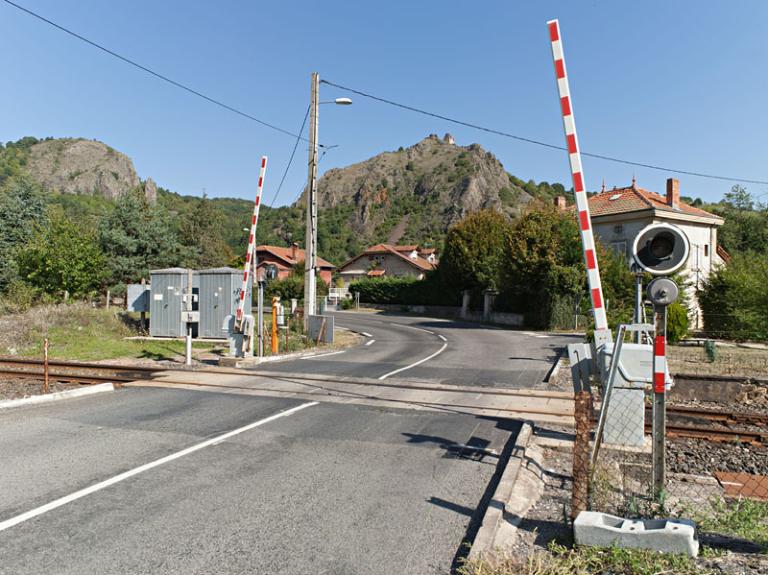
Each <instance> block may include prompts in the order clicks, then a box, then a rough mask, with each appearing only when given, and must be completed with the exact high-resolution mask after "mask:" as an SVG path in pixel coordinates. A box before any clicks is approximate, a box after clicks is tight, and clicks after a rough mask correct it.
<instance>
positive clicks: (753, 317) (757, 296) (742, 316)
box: [698, 252, 768, 340]
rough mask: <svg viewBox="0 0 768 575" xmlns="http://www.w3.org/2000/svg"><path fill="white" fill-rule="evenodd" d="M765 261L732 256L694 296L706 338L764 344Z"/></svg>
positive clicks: (767, 319)
mask: <svg viewBox="0 0 768 575" xmlns="http://www.w3.org/2000/svg"><path fill="white" fill-rule="evenodd" d="M766 285H768V258H766V257H765V256H764V255H761V254H756V253H754V252H750V253H745V254H735V255H734V256H733V259H732V260H731V262H730V263H729V264H728V265H727V266H725V267H721V268H718V269H717V270H715V271H714V273H712V275H710V277H709V279H708V280H707V281H706V282H705V284H704V287H703V288H702V289H701V290H700V291H699V292H698V298H699V304H700V305H701V309H702V313H703V316H704V330H705V331H706V333H707V335H708V336H709V337H713V338H727V339H753V340H768V314H767V313H766V310H768V290H766V289H765V286H766Z"/></svg>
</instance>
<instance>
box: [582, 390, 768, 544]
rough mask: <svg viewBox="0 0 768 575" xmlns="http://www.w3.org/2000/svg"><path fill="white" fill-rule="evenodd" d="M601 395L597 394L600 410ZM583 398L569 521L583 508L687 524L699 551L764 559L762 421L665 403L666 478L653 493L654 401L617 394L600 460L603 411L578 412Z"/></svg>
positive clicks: (730, 410)
mask: <svg viewBox="0 0 768 575" xmlns="http://www.w3.org/2000/svg"><path fill="white" fill-rule="evenodd" d="M603 392H604V390H602V389H599V388H593V398H594V404H595V407H596V409H598V410H599V408H600V407H601V406H602V404H603V403H604V402H605V397H604V394H603ZM583 394H584V392H581V393H577V394H576V396H575V401H576V411H575V413H576V433H575V442H574V469H573V473H574V475H573V477H574V482H573V493H572V510H571V511H572V513H571V515H572V516H575V515H576V514H578V512H579V511H580V510H581V509H589V510H592V511H600V512H605V513H610V514H613V515H618V516H621V517H627V518H658V517H681V518H688V519H692V520H694V521H695V522H696V523H697V525H698V526H699V530H700V535H701V537H702V541H703V542H704V543H705V544H707V543H709V544H711V545H713V546H715V547H717V546H725V547H727V548H729V549H734V550H737V551H747V552H750V553H768V414H766V413H760V412H757V413H756V412H754V411H749V410H743V409H742V410H741V411H740V410H739V409H738V406H736V408H735V409H734V406H732V405H728V406H723V407H722V409H719V410H716V409H712V408H709V409H697V408H691V407H687V406H680V405H677V404H674V403H672V404H669V405H668V406H667V409H666V437H665V440H666V441H665V459H664V461H663V465H664V472H665V473H664V475H665V477H664V483H663V488H662V489H657V488H656V487H655V485H654V472H653V466H654V457H653V449H652V441H651V435H650V433H651V424H652V418H653V410H652V395H653V394H652V392H650V390H645V389H631V388H626V389H623V388H616V389H614V390H613V392H612V393H611V397H610V401H609V403H608V410H607V417H606V422H605V428H604V431H603V434H602V442H600V444H599V451H596V450H595V439H596V432H597V431H598V414H599V411H595V410H593V409H592V408H585V407H584V405H585V402H586V401H587V400H585V399H584V397H583ZM590 403H591V400H590ZM585 428H586V430H587V431H586V432H585ZM584 453H590V454H591V457H590V460H589V462H588V472H587V482H586V485H585V484H584V483H583V482H582V480H581V477H582V476H581V475H579V474H578V473H579V469H580V468H581V467H583V463H581V462H582V458H583V454H584ZM585 500H586V503H585Z"/></svg>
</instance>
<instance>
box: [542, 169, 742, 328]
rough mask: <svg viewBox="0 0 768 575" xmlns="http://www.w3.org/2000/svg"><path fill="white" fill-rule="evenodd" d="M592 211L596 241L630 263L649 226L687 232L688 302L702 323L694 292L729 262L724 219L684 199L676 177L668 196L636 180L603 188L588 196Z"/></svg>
mask: <svg viewBox="0 0 768 575" xmlns="http://www.w3.org/2000/svg"><path fill="white" fill-rule="evenodd" d="M556 204H557V202H556ZM589 210H590V215H591V220H592V228H593V230H594V233H595V236H596V238H597V239H599V240H600V241H601V242H602V243H603V244H604V245H605V246H606V247H609V248H612V249H613V250H615V251H617V252H619V253H622V254H624V256H625V257H626V258H627V261H628V262H629V263H630V264H631V263H632V261H633V260H632V253H631V252H632V243H633V242H634V239H635V237H636V236H637V234H638V233H639V232H640V230H642V229H643V228H644V227H645V226H647V225H649V224H652V223H668V224H673V225H675V226H677V227H679V228H680V229H682V231H683V232H685V234H686V235H687V236H688V240H689V242H690V245H691V251H690V255H689V256H688V261H687V262H686V265H685V267H684V268H683V270H682V273H683V274H684V275H686V276H687V278H686V279H687V281H688V282H689V283H690V284H691V285H690V289H689V290H688V292H687V293H688V300H689V302H688V303H689V307H690V308H691V311H692V314H693V319H694V323H698V320H699V319H700V318H699V315H700V312H699V309H698V303H697V302H696V295H695V289H696V288H699V287H701V285H702V283H703V282H704V281H705V280H706V279H707V278H708V277H709V274H710V273H711V271H712V270H713V269H714V268H715V267H716V266H718V265H722V263H723V262H724V261H725V260H726V259H727V258H728V254H727V253H726V252H725V251H724V250H723V249H722V248H721V247H719V246H718V245H717V228H718V227H719V226H721V225H723V219H722V218H720V217H719V216H716V215H714V214H711V213H709V212H706V211H704V210H701V209H699V208H696V207H694V206H690V205H688V204H686V203H685V202H683V201H681V200H680V183H679V182H678V181H677V180H676V179H673V178H670V179H668V180H667V189H666V195H664V196H662V195H660V194H657V193H654V192H650V191H648V190H644V189H643V188H640V187H638V186H637V182H636V181H635V180H633V181H632V185H631V186H628V187H626V188H613V189H612V190H605V187H603V191H602V192H601V193H599V194H596V195H594V196H592V197H590V198H589Z"/></svg>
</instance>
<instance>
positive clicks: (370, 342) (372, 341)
mask: <svg viewBox="0 0 768 575" xmlns="http://www.w3.org/2000/svg"><path fill="white" fill-rule="evenodd" d="M375 341H376V340H375V339H372V340H369V341H368V343H366V344H365V345H371V344H372V343H374V342H375Z"/></svg>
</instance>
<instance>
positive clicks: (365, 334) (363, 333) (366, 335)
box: [360, 331, 373, 337]
mask: <svg viewBox="0 0 768 575" xmlns="http://www.w3.org/2000/svg"><path fill="white" fill-rule="evenodd" d="M360 335H364V336H365V337H373V336H372V335H371V334H370V333H366V332H364V331H361V332H360Z"/></svg>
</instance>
